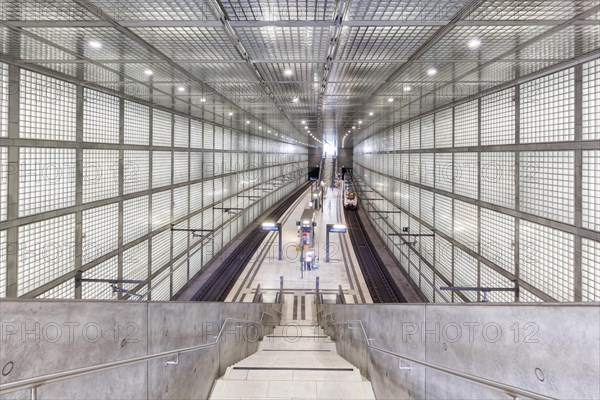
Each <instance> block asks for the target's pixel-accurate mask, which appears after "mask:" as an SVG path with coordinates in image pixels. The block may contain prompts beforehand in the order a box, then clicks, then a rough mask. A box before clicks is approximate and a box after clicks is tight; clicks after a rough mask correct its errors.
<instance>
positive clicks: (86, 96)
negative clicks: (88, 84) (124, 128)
mask: <svg viewBox="0 0 600 400" xmlns="http://www.w3.org/2000/svg"><path fill="white" fill-rule="evenodd" d="M83 140H84V141H86V142H99V143H119V98H118V97H115V96H110V95H107V94H104V93H100V92H98V91H95V90H91V89H87V88H86V89H84V91H83Z"/></svg>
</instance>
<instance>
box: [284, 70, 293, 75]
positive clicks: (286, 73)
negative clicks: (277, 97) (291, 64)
mask: <svg viewBox="0 0 600 400" xmlns="http://www.w3.org/2000/svg"><path fill="white" fill-rule="evenodd" d="M283 74H284V75H285V76H292V70H291V69H286V70H285V71H283Z"/></svg>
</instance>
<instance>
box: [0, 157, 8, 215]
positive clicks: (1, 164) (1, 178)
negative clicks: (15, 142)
mask: <svg viewBox="0 0 600 400" xmlns="http://www.w3.org/2000/svg"><path fill="white" fill-rule="evenodd" d="M7 210H8V147H0V221H4V220H5V219H6V218H7Z"/></svg>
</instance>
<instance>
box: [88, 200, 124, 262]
mask: <svg viewBox="0 0 600 400" xmlns="http://www.w3.org/2000/svg"><path fill="white" fill-rule="evenodd" d="M82 238H83V239H82V261H83V264H84V265H85V264H87V263H89V262H92V261H94V260H95V259H97V258H100V257H102V256H103V255H105V254H107V253H110V252H111V251H115V250H116V249H117V246H118V243H119V241H118V238H119V204H118V203H113V204H109V205H107V206H103V207H97V208H92V209H90V210H85V211H84V212H83V225H82Z"/></svg>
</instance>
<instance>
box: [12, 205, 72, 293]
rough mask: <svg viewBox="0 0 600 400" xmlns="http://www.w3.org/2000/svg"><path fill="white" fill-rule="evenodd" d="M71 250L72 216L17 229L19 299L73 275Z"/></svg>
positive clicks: (47, 220)
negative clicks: (57, 279)
mask: <svg viewBox="0 0 600 400" xmlns="http://www.w3.org/2000/svg"><path fill="white" fill-rule="evenodd" d="M74 246H75V214H68V215H64V216H61V217H57V218H52V219H46V220H44V221H40V222H36V223H33V224H29V225H24V226H20V227H19V256H18V262H19V277H18V294H19V296H22V295H23V294H25V293H27V292H30V291H32V290H34V289H37V288H39V287H40V286H42V285H44V284H46V283H48V282H50V281H52V280H53V279H56V278H59V277H61V276H62V275H64V274H66V273H68V272H70V271H72V270H73V268H74V265H75V264H74V261H75V259H74V256H75V251H74Z"/></svg>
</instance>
